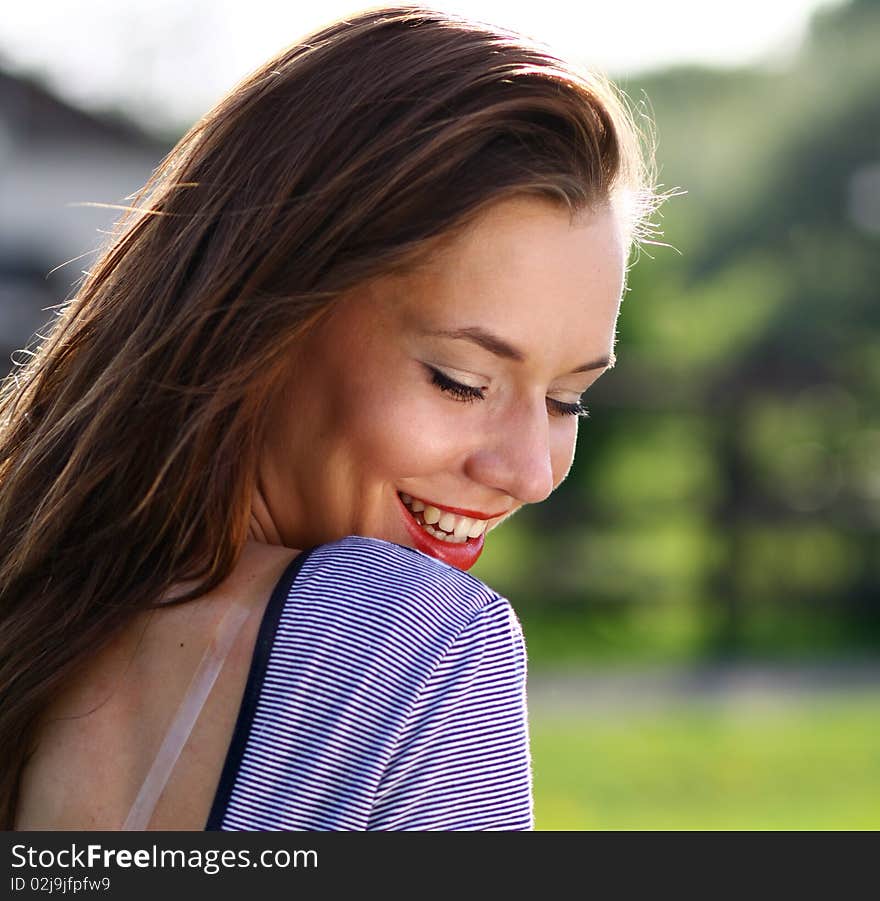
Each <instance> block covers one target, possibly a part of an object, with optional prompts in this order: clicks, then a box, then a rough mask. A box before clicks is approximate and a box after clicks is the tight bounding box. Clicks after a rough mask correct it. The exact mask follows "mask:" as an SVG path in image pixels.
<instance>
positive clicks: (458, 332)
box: [424, 325, 617, 374]
mask: <svg viewBox="0 0 880 901" xmlns="http://www.w3.org/2000/svg"><path fill="white" fill-rule="evenodd" d="M424 334H426V335H429V336H431V337H434V338H453V339H455V340H457V341H471V342H473V343H474V344H476V345H478V346H479V347H482V348H483V349H484V350H488V351H489V352H490V353H493V354H495V356H497V357H503V358H504V359H505V360H515V361H516V362H517V363H524V362H525V359H526V355H525V354H524V353H523V352H522V351H521V350H518V349H517V348H516V347H514V346H513V345H512V344H509V343H508V342H507V341H505V340H504V339H503V338H499V337H498V335H493V334H492V332H487V331H486V330H485V329H484V328H480V327H479V326H478V325H475V326H470V327H468V328H457V329H440V330H437V331H426V332H425V333H424ZM616 362H617V358H616V357H615V356H614V354H613V353H612V354H611V355H610V356H605V357H600V358H599V359H598V360H593V361H592V362H590V363H584V364H583V365H582V366H578V367H577V368H576V369H572V370H571V371H572V374H573V373H576V372H591V371H592V370H594V369H610V368H611V367H613V366H614V364H615V363H616Z"/></svg>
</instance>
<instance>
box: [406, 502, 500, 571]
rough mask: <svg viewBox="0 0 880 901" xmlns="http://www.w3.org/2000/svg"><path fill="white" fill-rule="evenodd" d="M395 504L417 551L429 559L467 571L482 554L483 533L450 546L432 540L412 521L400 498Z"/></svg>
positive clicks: (464, 514)
mask: <svg viewBox="0 0 880 901" xmlns="http://www.w3.org/2000/svg"><path fill="white" fill-rule="evenodd" d="M397 502H398V503H399V504H400V510H401V513H402V514H403V522H404V525H405V526H406V529H407V531H408V532H409V535H410V537H411V538H412V540H413V544H414V545H415V548H416V550H417V551H421V552H422V553H423V554H427V555H428V556H429V557H434V558H436V559H437V560H442V561H443V562H444V563H448V564H449V565H450V566H454V567H455V568H456V569H462V570H468V569H470V568H471V567H472V566H473V565H474V564H475V563H476V562H477V560H478V559H479V557H480V554H482V553H483V544H484V542H485V538H486V533H485V532H484V533H483V534H482V535H480V537H479V538H469V539H468V540H467V541H465V542H464V543H463V544H451V543H450V542H448V541H442V540H441V539H439V538H434V536H433V535H429V534H428V533H427V532H426V531H425V530H424V529H423V528H422V527H421V526H420V525H419V524H418V523H417V522H416V521H415V520H414V519H413V516H412V513H411V512H410V511H409V510H408V509H407V508H406V505H405V504H404V502H403V501H402V500H401V499H400V496H398V498H397ZM441 509H443V510H449V511H450V512H453V513H455V512H459V513H460V515H461V516H467V515H469V514H467V513H465V512H464V511H456V510H453V509H452V508H451V507H443V508H441ZM477 518H479V519H491V518H492V517H490V516H485V515H484V514H481V515H479V516H474V519H477Z"/></svg>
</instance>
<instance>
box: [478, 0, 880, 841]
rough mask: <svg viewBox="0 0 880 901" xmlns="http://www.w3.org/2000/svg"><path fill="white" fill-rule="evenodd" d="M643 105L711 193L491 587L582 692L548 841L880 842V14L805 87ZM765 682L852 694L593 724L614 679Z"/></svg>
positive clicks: (820, 38) (731, 84) (638, 281)
mask: <svg viewBox="0 0 880 901" xmlns="http://www.w3.org/2000/svg"><path fill="white" fill-rule="evenodd" d="M623 87H624V88H625V89H626V91H627V93H628V94H629V95H630V97H631V98H632V99H633V100H634V101H639V100H640V99H641V100H644V98H645V97H647V98H648V99H649V100H650V104H651V106H652V107H653V112H654V116H655V117H656V121H657V131H658V135H659V146H658V158H659V162H660V164H661V167H662V171H661V181H662V182H663V183H664V184H665V185H666V186H667V187H670V188H671V187H678V186H680V187H682V188H684V189H686V190H687V192H688V193H687V195H686V196H684V197H677V198H673V199H672V200H670V201H669V203H668V204H667V205H666V207H665V208H664V210H663V219H662V224H663V228H664V240H665V241H666V242H668V243H669V244H671V245H673V247H674V248H677V249H678V250H680V254H679V253H678V252H676V251H675V250H671V249H669V248H665V247H656V248H652V247H647V248H646V250H647V252H648V253H642V255H641V259H640V261H639V262H638V265H636V266H635V268H634V270H633V271H632V274H631V277H630V288H631V290H630V291H629V293H628V294H627V296H626V299H625V301H624V304H623V308H622V314H621V322H620V330H619V343H618V358H619V362H618V365H617V367H616V368H615V369H614V370H613V371H612V372H610V373H608V374H607V375H606V376H605V377H603V378H602V379H601V380H600V381H599V382H598V383H597V385H596V387H595V388H594V389H593V390H592V391H591V392H590V395H589V396H588V406H589V408H590V411H591V416H590V419H588V420H587V421H586V422H584V423H582V426H581V432H580V435H579V442H578V454H577V458H576V462H575V465H574V468H573V469H572V472H571V475H570V476H569V479H568V482H567V483H566V484H565V486H564V487H563V488H562V489H560V491H559V492H558V493H557V495H555V496H554V497H553V498H551V499H550V500H549V501H547V502H546V503H545V504H543V505H542V506H540V507H537V508H534V509H527V510H525V511H523V512H522V513H521V514H519V515H518V516H517V517H516V518H515V519H514V521H511V523H510V524H509V525H507V526H506V527H505V529H504V530H499V532H498V534H497V536H496V535H493V541H492V542H491V545H492V546H491V548H488V547H487V552H486V553H485V555H484V557H483V559H482V560H481V561H480V562H479V564H478V566H477V568H476V570H475V573H476V574H477V575H478V576H480V577H481V578H483V579H484V580H485V581H487V582H488V583H489V584H491V585H492V586H493V587H495V588H496V589H498V590H499V591H501V592H502V593H505V594H507V595H508V596H509V597H510V598H512V599H513V601H514V604H515V606H516V608H517V610H518V611H519V613H520V617H521V620H522V623H523V627H524V631H525V634H526V639H527V644H528V648H529V657H530V672H531V673H532V681H533V683H534V684H536V685H540V680H541V676H542V674H544V673H547V672H548V671H558V670H559V669H560V668H561V667H565V668H568V669H569V670H572V671H575V670H577V671H579V672H580V673H581V678H580V680H575V681H574V682H573V683H572V685H570V686H569V688H568V689H567V691H568V693H569V694H573V695H574V696H575V698H577V697H580V699H581V704H580V705H578V704H576V703H573V704H570V705H569V707H568V711H567V713H566V718H565V719H564V720H563V721H560V720H559V719H558V717H551V716H550V715H549V714H547V715H545V714H544V713H543V712H542V710H541V708H540V706H538V707H536V705H535V703H533V704H532V705H531V706H532V710H533V742H534V756H535V774H536V796H537V820H538V826H539V828H609V827H610V828H639V827H642V828H666V827H669V828H748V827H752V828H763V827H766V828H866V827H870V828H877V827H880V718H878V715H880V687H877V686H878V681H880V680H878V679H877V675H876V674H877V670H873V672H874V673H875V678H874V682H873V684H874V686H875V688H874V689H873V690H870V689H869V690H862V689H861V688H860V690H859V692H858V694H855V688H852V687H848V686H852V685H853V684H854V683H858V684H859V685H861V682H859V680H857V679H854V678H847V674H848V673H851V672H853V671H854V670H857V671H858V672H863V671H864V668H865V666H866V665H868V667H869V669H870V667H871V664H872V663H873V662H874V661H877V660H878V658H880V3H878V2H876V0H861V2H853V3H850V4H848V5H845V6H843V7H840V8H836V9H834V10H832V11H829V12H825V13H820V14H819V15H817V16H816V17H815V18H814V20H813V23H812V27H811V29H810V33H809V37H808V39H807V41H806V42H805V44H804V45H803V46H802V48H801V49H800V51H799V52H798V53H797V55H796V56H795V57H794V58H793V59H791V60H790V61H788V62H787V63H786V64H785V65H784V66H780V67H773V68H771V67H769V66H768V67H765V68H759V67H755V68H749V69H741V70H736V71H730V70H711V69H703V68H691V67H689V68H682V69H677V70H673V71H666V72H663V73H660V74H658V75H656V76H652V77H642V78H638V79H630V80H626V79H624V80H623ZM767 661H773V662H775V663H777V664H784V672H785V673H786V675H787V676H790V677H791V678H798V677H799V676H800V677H802V678H803V679H804V680H809V679H810V677H811V675H812V674H814V673H816V672H820V673H826V672H829V673H833V674H835V675H837V676H840V679H839V684H838V680H837V679H835V680H833V681H834V682H835V688H834V690H833V691H829V692H828V693H823V697H822V699H821V702H819V701H814V700H811V698H810V696H809V695H798V696H797V697H794V698H790V697H789V698H785V699H784V700H783V701H781V702H780V703H778V704H775V705H774V706H773V714H772V715H765V714H760V715H759V714H758V713H755V712H754V711H752V713H750V712H749V711H750V710H752V708H751V707H749V706H748V705H746V706H745V707H743V706H742V705H740V704H738V703H737V698H738V693H737V691H736V688H735V687H731V688H730V690H729V691H728V692H727V693H726V694H724V693H722V699H720V700H718V703H716V704H708V705H707V704H706V703H705V702H702V703H698V702H697V701H696V700H695V699H693V700H692V699H691V695H692V692H689V691H688V690H687V689H686V688H683V689H681V690H680V691H678V692H674V693H673V695H674V697H673V698H672V699H671V700H669V702H668V703H667V702H666V701H664V702H663V704H662V707H661V709H660V710H659V711H658V710H657V709H651V710H648V711H647V712H646V711H645V710H644V709H641V708H639V709H634V704H633V700H634V699H633V697H632V696H627V695H622V696H620V697H619V698H618V704H617V706H616V708H615V709H614V710H613V712H612V713H613V715H609V713H608V711H607V710H599V709H596V705H595V704H592V703H591V692H592V690H593V688H594V687H595V685H596V684H597V681H598V680H601V676H602V668H606V669H607V668H615V669H618V670H619V669H621V668H629V669H632V668H633V667H635V668H640V669H642V670H643V671H644V678H643V679H642V680H641V681H636V682H635V683H633V691H635V690H637V689H638V690H640V691H648V692H649V693H650V692H651V690H652V687H653V686H652V682H654V681H655V675H654V674H655V673H656V672H657V668H658V666H661V665H665V666H666V667H672V668H673V671H675V672H680V671H688V670H689V669H693V668H694V667H700V668H701V670H700V671H708V672H712V671H716V670H718V669H722V670H723V671H725V672H727V671H728V669H727V668H729V667H730V666H731V665H732V664H733V663H736V664H737V665H738V666H739V668H740V671H741V672H746V673H747V672H749V671H750V668H751V670H754V668H755V667H758V666H760V665H762V664H763V663H765V662H767ZM705 668H708V669H705ZM812 681H815V680H812ZM819 687H820V688H821V684H820V686H819ZM763 691H764V695H765V696H766V697H767V698H769V699H771V700H772V699H773V698H774V697H775V695H776V694H778V693H779V692H778V691H777V690H776V688H775V686H774V684H773V680H769V681H768V682H767V684H765V686H764V689H763ZM539 697H540V698H541V699H542V701H543V699H544V694H540V695H539ZM723 699H728V700H731V699H732V703H733V704H734V708H735V710H736V711H737V713H736V714H733V715H732V714H730V712H729V710H727V709H726V708H725V707H724V704H723V702H722V701H723ZM743 710H745V713H743Z"/></svg>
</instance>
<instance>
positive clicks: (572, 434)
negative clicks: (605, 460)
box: [550, 416, 578, 488]
mask: <svg viewBox="0 0 880 901" xmlns="http://www.w3.org/2000/svg"><path fill="white" fill-rule="evenodd" d="M577 432H578V421H577V417H576V416H569V417H566V418H565V419H564V420H562V422H561V423H560V424H559V427H558V428H557V429H556V430H555V431H553V432H551V438H550V466H551V468H552V470H553V486H554V488H555V487H557V486H558V485H559V484H560V483H561V482H562V481H564V479H565V478H566V476H567V475H568V473H569V470H570V469H571V464H572V463H573V462H574V451H575V445H576V444H577Z"/></svg>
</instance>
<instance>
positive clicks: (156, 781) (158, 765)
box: [122, 603, 252, 831]
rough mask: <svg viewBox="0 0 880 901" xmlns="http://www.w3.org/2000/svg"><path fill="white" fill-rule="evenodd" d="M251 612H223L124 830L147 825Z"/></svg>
mask: <svg viewBox="0 0 880 901" xmlns="http://www.w3.org/2000/svg"><path fill="white" fill-rule="evenodd" d="M251 612H252V611H251V608H250V607H246V606H244V605H243V604H238V603H234V604H232V606H231V607H230V608H229V609H228V610H227V611H226V613H225V614H224V615H223V619H222V620H221V621H220V625H219V626H218V627H217V630H216V632H215V633H214V637H213V639H212V640H211V643H210V644H209V645H208V647H207V649H206V650H205V653H204V654H203V655H202V659H201V661H200V662H199V665H198V667H197V669H196V672H195V675H194V676H193V677H192V679H191V680H190V683H189V686H188V687H187V690H186V694H184V696H183V700H182V701H181V703H180V706H179V707H178V708H177V713H175V715H174V719H173V720H172V721H171V726H170V727H169V728H168V732H167V733H166V734H165V738H164V739H163V741H162V745H161V747H160V748H159V751H158V753H157V754H156V758H155V760H154V761H153V764H152V766H151V767H150V770H149V772H148V773H147V776H146V778H145V779H144V782H143V785H141V789H140V791H139V792H138V795H137V798H135V801H134V804H132V807H131V810H130V811H129V813H128V816H127V817H126V818H125V823H124V824H123V826H122V828H123V829H124V830H126V831H135V830H137V831H143V830H145V829H146V828H147V824H148V823H149V822H150V818H151V817H152V816H153V811H154V810H155V809H156V805H157V804H158V803H159V798H160V797H161V796H162V792H163V791H164V790H165V786H166V785H167V784H168V779H169V778H170V776H171V771H172V770H173V769H174V764H175V763H177V759H178V757H180V752H181V751H182V750H183V746H184V745H185V744H186V740H187V739H188V738H189V736H190V733H191V732H192V730H193V727H194V726H195V724H196V721H197V720H198V718H199V714H200V713H201V712H202V707H204V705H205V701H206V700H207V698H208V695H209V694H210V693H211V689H212V688H213V687H214V683H215V682H216V681H217V676H218V675H219V674H220V670H221V669H222V667H223V663H224V661H225V660H226V657H227V655H228V654H229V651H230V649H231V648H232V645H233V643H234V642H235V639H236V636H237V635H238V633H239V632H240V631H241V627H242V626H243V625H244V623H245V620H246V619H247V618H248V616H249V615H250V613H251Z"/></svg>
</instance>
